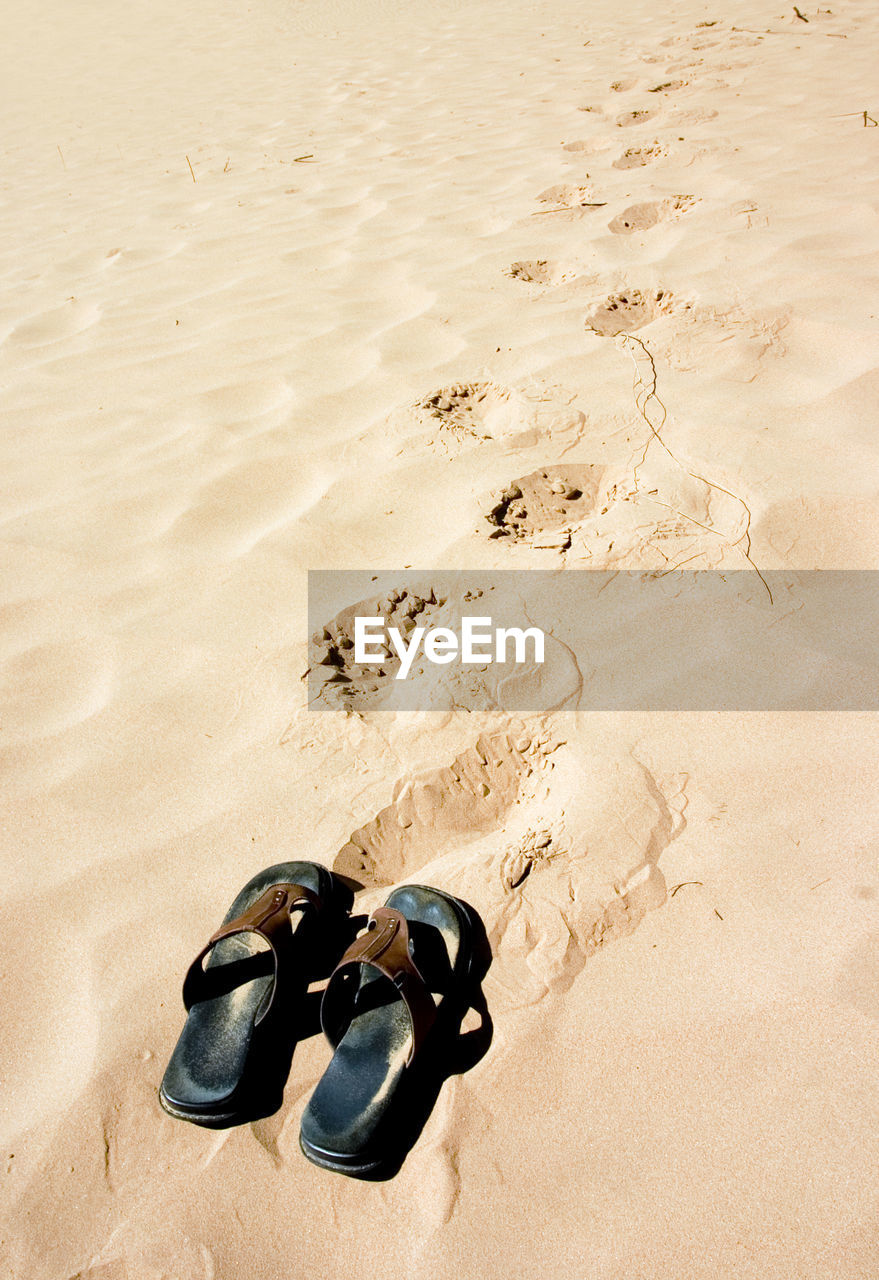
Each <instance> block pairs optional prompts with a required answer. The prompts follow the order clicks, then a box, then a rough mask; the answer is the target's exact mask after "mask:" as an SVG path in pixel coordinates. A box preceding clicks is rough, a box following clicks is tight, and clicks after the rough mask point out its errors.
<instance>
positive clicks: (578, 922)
mask: <svg viewBox="0 0 879 1280" xmlns="http://www.w3.org/2000/svg"><path fill="white" fill-rule="evenodd" d="M672 791H673V792H674V793H675V795H677V796H678V797H680V796H682V794H683V792H682V788H681V787H680V784H678V785H677V786H676V787H673V788H672ZM682 808H683V805H682V804H680V803H679V802H678V801H676V800H674V799H668V798H666V795H665V792H664V786H663V785H660V782H659V780H657V779H656V778H654V777H653V776H652V775H650V774H649V773H648V771H647V770H646V769H644V767H643V766H642V765H641V764H640V763H639V762H637V761H635V760H633V759H632V758H630V757H621V758H609V757H601V756H598V755H596V753H595V752H594V750H592V749H590V750H589V751H587V752H584V751H583V749H582V748H581V747H579V746H576V745H573V744H567V745H566V744H565V743H564V742H562V741H560V740H558V739H554V738H552V737H550V736H548V735H546V734H544V735H543V736H542V737H539V738H538V737H535V736H533V735H532V734H530V733H528V732H527V731H526V730H524V729H523V730H521V731H520V736H519V737H517V738H515V739H514V737H513V735H507V734H495V735H490V736H483V737H481V738H480V739H479V740H478V741H477V743H476V744H475V745H474V746H473V747H472V748H470V749H469V750H468V751H465V752H464V753H462V754H461V755H460V756H458V757H457V758H456V759H455V760H454V761H453V762H452V763H451V764H450V765H449V766H447V767H446V768H444V769H439V770H434V771H432V772H430V773H428V774H425V775H422V776H421V777H419V778H416V779H412V778H404V779H401V782H400V784H399V785H398V788H397V790H396V792H395V795H394V798H393V800H392V802H391V804H389V805H388V806H387V807H386V808H385V809H383V810H382V812H381V813H379V814H378V815H376V817H375V818H374V819H373V820H372V822H370V823H368V824H367V825H366V826H365V827H362V828H360V829H359V830H358V831H356V832H354V834H353V835H352V838H351V841H350V843H349V844H347V845H346V846H345V847H344V848H343V849H342V850H340V852H339V854H338V856H337V858H336V860H335V863H334V867H335V869H336V870H337V871H338V872H340V873H342V874H346V875H351V876H354V877H355V878H356V879H358V880H361V881H365V882H366V883H368V884H376V885H377V884H382V883H392V882H397V881H398V880H400V879H402V878H410V877H416V876H423V875H424V876H426V874H427V873H426V872H425V867H426V866H427V865H428V864H430V882H431V883H433V884H437V885H439V886H440V887H442V886H444V885H446V886H447V887H448V888H449V889H450V890H451V891H452V892H454V893H456V894H458V895H460V896H461V897H463V898H464V899H465V900H467V901H469V902H470V903H471V904H472V905H473V906H474V907H476V909H477V910H478V911H479V912H480V915H481V916H482V918H483V919H484V921H485V923H486V927H487V930H488V932H489V937H490V941H491V944H492V950H493V954H494V964H493V966H492V970H491V974H490V979H491V981H492V984H493V986H494V988H495V991H496V993H497V994H498V997H499V998H498V1000H497V1001H496V1004H495V1005H493V1008H495V1007H496V1008H497V1010H498V1011H502V1010H503V1008H504V1007H506V1008H511V1007H513V1008H515V1007H521V1006H522V1005H523V1004H529V1003H532V1002H533V1001H534V1000H537V999H539V998H540V997H541V995H543V994H545V992H546V991H548V990H565V989H566V988H567V987H568V986H570V984H571V982H573V980H574V979H575V977H576V976H577V974H578V973H579V972H580V970H581V969H582V967H583V965H584V963H585V961H586V958H587V957H588V955H589V954H590V953H591V952H592V951H594V950H595V949H596V948H597V947H599V946H601V945H602V944H603V943H604V942H607V941H609V940H610V939H611V938H613V937H615V936H621V935H624V934H626V933H629V932H631V931H632V929H634V928H635V927H636V926H637V924H638V922H639V920H640V919H641V918H642V916H643V915H644V913H645V911H647V910H649V909H651V908H653V907H656V906H659V905H661V904H662V903H663V902H664V901H665V898H666V889H665V881H664V879H663V877H662V874H661V872H660V871H659V869H658V866H657V863H658V861H659V858H660V856H661V854H662V852H663V851H664V849H665V848H666V847H667V845H668V844H669V842H670V841H671V840H672V839H674V838H675V836H676V834H678V832H679V830H680V829H681V827H682V819H681V816H680V815H681V813H682Z"/></svg>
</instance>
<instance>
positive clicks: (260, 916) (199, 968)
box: [183, 884, 322, 1021]
mask: <svg viewBox="0 0 879 1280" xmlns="http://www.w3.org/2000/svg"><path fill="white" fill-rule="evenodd" d="M321 905H322V903H321V899H320V897H319V896H318V894H316V893H315V892H314V891H313V890H312V889H306V888H305V886H304V885H301V884H273V885H271V886H270V887H269V888H268V889H267V890H266V891H265V893H264V894H262V895H261V897H259V898H257V900H256V902H254V903H253V905H252V906H250V907H248V909H247V910H246V911H244V912H242V914H241V915H240V916H236V918H235V919H234V920H228V921H227V922H226V923H225V924H223V925H221V926H220V928H219V929H218V930H217V931H216V933H214V934H212V935H211V937H210V938H209V939H208V941H207V942H206V943H205V945H204V946H203V947H202V949H201V951H199V953H198V955H197V956H196V957H195V959H194V960H193V962H192V964H191V965H190V966H189V970H188V972H187V974H186V977H185V978H184V980H183V1004H184V1006H185V1007H186V1009H187V1011H188V1010H189V1009H191V1008H192V1006H193V1005H194V1004H196V1003H197V1002H198V1001H199V1000H201V999H205V998H207V997H209V996H210V995H211V994H212V989H211V984H210V980H209V978H208V975H207V971H206V970H205V967H204V961H205V959H206V958H207V956H208V955H209V954H210V952H211V951H213V949H214V947H215V946H216V945H217V943H218V942H222V940H223V939H224V938H232V937H234V936H235V935H236V934H240V933H256V934H259V936H260V937H261V938H263V939H264V940H265V941H266V942H267V943H268V944H269V948H270V950H271V954H272V962H273V965H274V975H275V977H276V978H277V975H278V957H279V955H280V954H282V953H283V951H284V950H285V948H286V947H287V946H288V945H289V943H290V942H291V941H292V938H293V931H292V929H291V927H290V915H291V913H292V912H293V911H295V910H296V909H301V910H305V909H308V908H311V909H312V910H314V911H319V910H320V908H321ZM272 998H274V989H273V990H272ZM269 1004H271V1001H269ZM267 1012H268V1007H267V1008H266V1009H265V1010H264V1011H263V1013H262V1014H261V1015H260V1021H261V1020H262V1018H263V1017H264V1016H265V1014H266V1013H267Z"/></svg>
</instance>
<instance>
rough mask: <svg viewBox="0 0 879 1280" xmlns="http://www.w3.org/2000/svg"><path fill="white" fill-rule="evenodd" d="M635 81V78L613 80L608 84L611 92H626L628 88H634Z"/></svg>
mask: <svg viewBox="0 0 879 1280" xmlns="http://www.w3.org/2000/svg"><path fill="white" fill-rule="evenodd" d="M637 83H638V81H637V80H614V82H613V84H612V85H611V86H610V91H611V93H628V92H629V90H630V89H634V88H635V86H636V85H637Z"/></svg>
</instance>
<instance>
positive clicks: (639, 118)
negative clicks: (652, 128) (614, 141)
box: [614, 107, 656, 129]
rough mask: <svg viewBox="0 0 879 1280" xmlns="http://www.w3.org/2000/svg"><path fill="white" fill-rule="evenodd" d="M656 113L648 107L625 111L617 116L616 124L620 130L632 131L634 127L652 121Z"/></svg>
mask: <svg viewBox="0 0 879 1280" xmlns="http://www.w3.org/2000/svg"><path fill="white" fill-rule="evenodd" d="M655 115H656V112H655V111H653V110H652V109H649V108H647V107H639V108H638V109H636V110H634V111H623V112H622V113H621V114H620V115H618V116H617V118H616V120H615V122H614V123H615V124H616V126H617V128H618V129H630V128H631V127H632V126H633V125H638V124H646V123H647V121H648V120H652V119H653V118H654V116H655Z"/></svg>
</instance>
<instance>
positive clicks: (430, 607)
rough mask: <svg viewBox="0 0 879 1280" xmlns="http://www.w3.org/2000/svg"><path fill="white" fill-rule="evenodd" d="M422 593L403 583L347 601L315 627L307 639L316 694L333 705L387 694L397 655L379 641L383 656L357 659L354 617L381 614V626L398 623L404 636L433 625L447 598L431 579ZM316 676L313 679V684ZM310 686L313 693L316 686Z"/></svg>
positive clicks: (362, 705) (371, 705)
mask: <svg viewBox="0 0 879 1280" xmlns="http://www.w3.org/2000/svg"><path fill="white" fill-rule="evenodd" d="M423 591H424V594H423V595H416V594H415V593H414V592H413V591H408V590H406V589H401V590H398V591H391V592H390V593H389V594H388V595H387V596H385V597H384V598H382V599H373V600H360V601H358V602H357V603H356V604H352V605H349V606H348V607H347V608H346V609H343V610H342V612H341V613H339V614H337V615H336V617H335V618H333V619H332V620H331V621H330V622H327V623H326V624H325V626H324V627H323V628H322V630H320V631H318V632H315V634H314V635H313V636H312V637H311V643H310V645H309V674H310V675H311V676H312V677H315V676H316V677H318V678H319V683H320V691H319V695H318V696H320V698H321V699H322V700H323V701H324V702H325V703H326V704H327V705H328V706H333V707H343V706H345V705H346V704H347V705H349V706H353V705H356V706H357V709H358V710H361V711H365V710H374V709H375V708H377V707H379V706H380V705H381V704H382V703H383V702H384V701H385V700H386V698H387V695H388V691H389V689H390V687H391V683H390V682H392V680H393V678H394V676H395V675H396V673H397V671H398V670H399V668H400V659H399V657H398V656H397V654H396V652H395V651H394V650H393V649H392V648H391V647H389V646H388V645H387V644H383V645H382V646H381V653H382V655H383V657H384V661H383V662H376V663H374V664H368V665H367V664H363V663H360V664H358V663H355V661H354V655H355V646H354V619H355V617H376V618H381V619H382V622H383V624H384V626H385V628H388V627H396V628H397V630H398V631H399V633H400V635H401V636H402V637H403V638H404V639H407V638H408V637H409V635H410V634H411V632H412V631H413V630H414V629H415V627H416V626H437V625H440V621H439V619H438V617H437V614H438V612H439V610H441V609H442V607H443V605H444V604H445V603H446V600H445V597H444V596H442V595H439V594H438V593H437V592H436V591H435V590H434V588H433V587H432V586H430V585H429V584H428V585H427V586H425V587H424V588H423ZM317 683H318V681H315V685H316V684H317ZM313 692H314V693H315V694H317V689H316V688H314V689H313Z"/></svg>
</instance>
